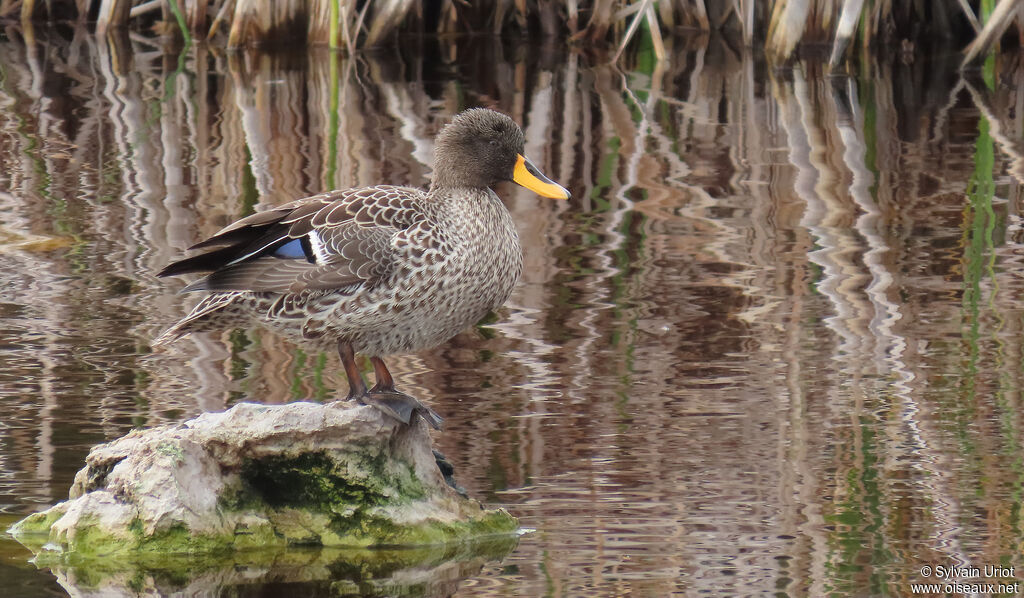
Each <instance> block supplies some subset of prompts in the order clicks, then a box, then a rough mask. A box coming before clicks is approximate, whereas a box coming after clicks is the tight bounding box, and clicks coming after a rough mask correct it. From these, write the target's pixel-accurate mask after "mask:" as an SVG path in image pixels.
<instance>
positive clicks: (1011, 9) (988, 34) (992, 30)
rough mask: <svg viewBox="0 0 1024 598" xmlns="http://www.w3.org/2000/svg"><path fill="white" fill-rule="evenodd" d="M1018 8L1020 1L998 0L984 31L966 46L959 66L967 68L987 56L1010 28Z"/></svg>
mask: <svg viewBox="0 0 1024 598" xmlns="http://www.w3.org/2000/svg"><path fill="white" fill-rule="evenodd" d="M1019 6H1020V0H1000V1H999V4H998V5H997V6H996V8H995V10H993V11H992V15H991V16H989V18H988V21H986V22H985V27H984V29H982V30H981V33H979V34H978V37H976V38H974V41H973V42H971V43H970V45H968V46H967V48H966V49H965V50H964V60H963V62H962V63H961V66H962V67H964V66H967V65H968V64H970V63H971V62H974V60H975V59H976V58H978V57H979V56H982V55H984V54H987V53H988V51H989V49H991V48H992V46H994V45H995V44H996V43H998V42H999V38H1000V37H1002V36H1003V33H1005V32H1006V29H1007V28H1008V27H1009V26H1010V23H1012V22H1013V21H1014V19H1015V18H1016V17H1017V10H1018V8H1019Z"/></svg>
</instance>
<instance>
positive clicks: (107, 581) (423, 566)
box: [42, 536, 517, 598]
mask: <svg viewBox="0 0 1024 598" xmlns="http://www.w3.org/2000/svg"><path fill="white" fill-rule="evenodd" d="M516 543H517V538H516V537H515V536H505V537H502V538H495V539H491V540H484V541H478V542H474V543H471V544H467V545H462V546H444V547H429V548H415V549H404V550H358V549H351V550H342V549H326V548H325V549H312V548H309V547H304V548H295V549H292V550H288V551H285V552H275V553H266V552H242V553H237V554H234V555H231V556H230V557H225V556H219V557H214V558H205V559H196V558H190V557H182V556H178V557H175V556H167V555H160V556H159V557H156V558H153V557H150V558H146V559H143V560H141V561H137V562H121V561H119V560H117V559H104V560H103V562H102V563H101V564H100V563H96V562H91V563H89V565H88V566H84V565H75V564H67V563H61V562H55V563H46V561H45V559H42V566H44V567H47V568H48V569H50V570H51V571H52V572H53V574H54V576H55V577H56V578H57V583H58V584H60V586H61V587H62V588H63V589H64V590H66V591H67V593H68V594H69V595H71V596H76V595H91V596H104V597H108V598H114V597H118V596H139V595H145V596H197V597H199V596H261V595H266V594H267V593H272V594H274V595H290V596H449V595H451V594H452V593H454V592H455V590H456V588H458V586H459V583H460V582H461V580H463V579H466V578H467V577H471V576H474V575H477V574H479V572H480V570H481V568H482V567H483V565H484V563H485V562H487V561H488V560H494V559H500V558H501V557H503V556H505V555H507V554H508V553H509V552H510V551H511V550H513V549H514V548H515V546H516Z"/></svg>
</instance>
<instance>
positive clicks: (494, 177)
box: [431, 108, 569, 199]
mask: <svg viewBox="0 0 1024 598" xmlns="http://www.w3.org/2000/svg"><path fill="white" fill-rule="evenodd" d="M525 142H526V139H525V137H524V136H523V130H522V129H520V128H519V125H517V124H516V123H515V121H513V120H512V119H511V118H509V117H507V116H505V115H504V114H501V113H500V112H495V111H493V110H488V109H486V108H473V109H471V110H466V111H464V112H460V113H459V114H457V115H456V116H455V118H453V119H452V122H450V123H448V124H447V125H445V127H444V128H443V129H441V132H440V133H439V134H438V136H437V142H436V145H435V149H434V180H433V183H432V185H431V187H432V188H438V187H475V188H482V187H490V186H492V185H494V184H495V183H498V182H501V181H515V182H516V183H519V184H520V185H522V186H523V187H526V188H527V189H529V190H531V191H533V192H534V193H537V194H539V195H543V196H544V197H551V198H553V199H568V198H569V192H568V191H566V190H565V188H563V187H562V186H561V185H559V184H557V183H555V182H554V181H552V180H551V179H549V178H548V177H546V176H544V175H543V174H542V173H541V172H540V170H539V169H538V168H537V167H536V166H534V165H533V162H530V161H529V160H528V159H527V158H526V157H525V156H524V155H523V146H524V145H525Z"/></svg>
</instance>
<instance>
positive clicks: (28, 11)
mask: <svg viewBox="0 0 1024 598" xmlns="http://www.w3.org/2000/svg"><path fill="white" fill-rule="evenodd" d="M35 10H36V0H21V21H22V22H25V21H29V20H31V19H32V15H33V14H35Z"/></svg>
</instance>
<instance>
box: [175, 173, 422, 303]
mask: <svg viewBox="0 0 1024 598" xmlns="http://www.w3.org/2000/svg"><path fill="white" fill-rule="evenodd" d="M424 197H425V195H424V193H423V192H422V191H420V190H418V189H412V188H409V187H394V186H386V185H380V186H376V187H364V188H361V189H349V190H345V191H334V192H331V193H324V194H321V195H315V196H313V197H308V198H305V199H300V200H296V201H293V202H289V203H286V204H283V205H281V206H278V207H276V208H272V209H270V210H266V211H263V212H258V213H256V214H253V215H251V216H248V217H246V218H243V219H241V220H239V221H237V222H235V223H233V224H231V225H230V226H228V227H226V228H224V229H222V230H221V231H220V232H218V233H217V234H216V235H214V236H212V237H210V238H209V239H207V240H205V241H203V242H201V243H198V244H196V245H194V246H193V247H192V249H209V248H214V249H212V251H207V252H205V253H201V254H199V255H196V256H193V257H190V258H187V259H184V260H181V261H178V262H175V263H172V264H170V265H168V266H167V267H166V268H164V269H163V270H162V271H161V272H160V273H159V274H158V276H173V275H177V274H185V273H189V272H210V273H211V274H209V275H208V276H206V277H205V278H202V279H200V280H198V281H196V282H194V283H192V284H190V285H189V286H187V287H186V288H185V289H184V290H185V291H197V290H206V291H256V292H276V293H297V292H301V291H303V290H326V289H343V288H346V287H349V286H352V285H356V284H359V283H363V282H366V281H372V280H374V279H379V278H380V277H382V276H384V275H385V274H386V273H387V272H388V271H389V268H390V267H391V265H392V263H393V261H394V258H395V255H394V253H395V251H396V249H395V247H394V246H393V244H392V239H393V238H394V237H395V235H397V234H398V233H399V232H400V231H402V230H404V229H406V228H408V227H409V226H411V225H413V224H415V223H416V222H418V221H419V220H420V219H421V218H422V213H421V212H420V210H419V208H420V207H421V202H422V201H423V199H424Z"/></svg>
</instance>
